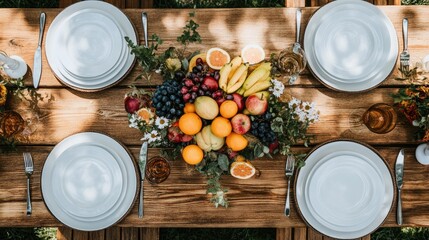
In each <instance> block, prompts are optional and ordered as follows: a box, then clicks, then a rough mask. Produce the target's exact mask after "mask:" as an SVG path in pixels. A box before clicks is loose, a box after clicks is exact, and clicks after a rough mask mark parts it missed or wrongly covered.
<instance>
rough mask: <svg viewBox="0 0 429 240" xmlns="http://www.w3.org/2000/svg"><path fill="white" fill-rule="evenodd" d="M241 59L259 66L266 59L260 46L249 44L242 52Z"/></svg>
mask: <svg viewBox="0 0 429 240" xmlns="http://www.w3.org/2000/svg"><path fill="white" fill-rule="evenodd" d="M241 58H242V59H243V62H244V63H249V64H250V65H253V64H257V63H260V62H262V61H263V60H264V59H265V51H264V49H263V48H262V47H261V46H259V45H256V44H249V45H246V46H245V47H244V48H243V49H242V50H241Z"/></svg>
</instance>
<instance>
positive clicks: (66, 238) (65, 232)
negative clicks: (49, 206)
mask: <svg viewBox="0 0 429 240" xmlns="http://www.w3.org/2000/svg"><path fill="white" fill-rule="evenodd" d="M72 234H73V230H72V229H71V228H69V227H59V228H58V229H57V235H56V237H57V240H73V235H72Z"/></svg>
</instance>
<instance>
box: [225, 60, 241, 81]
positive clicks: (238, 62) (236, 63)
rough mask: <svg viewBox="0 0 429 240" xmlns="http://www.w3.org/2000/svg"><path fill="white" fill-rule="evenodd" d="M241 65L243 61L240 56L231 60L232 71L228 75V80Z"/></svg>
mask: <svg viewBox="0 0 429 240" xmlns="http://www.w3.org/2000/svg"><path fill="white" fill-rule="evenodd" d="M242 63H243V59H242V58H241V57H240V56H237V57H235V58H233V59H232V60H231V64H232V69H231V72H230V73H229V75H228V79H231V78H232V75H233V74H234V73H235V71H236V70H237V68H238V67H239V66H240V65H241V64H242Z"/></svg>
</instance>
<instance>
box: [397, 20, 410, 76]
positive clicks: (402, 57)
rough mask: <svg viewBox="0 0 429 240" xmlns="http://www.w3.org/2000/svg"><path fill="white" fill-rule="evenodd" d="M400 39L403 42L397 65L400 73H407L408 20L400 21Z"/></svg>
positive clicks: (408, 55) (408, 58)
mask: <svg viewBox="0 0 429 240" xmlns="http://www.w3.org/2000/svg"><path fill="white" fill-rule="evenodd" d="M402 38H403V40H404V49H403V51H402V52H401V55H400V56H399V64H400V66H399V67H400V69H401V71H402V72H407V71H409V67H410V53H409V52H408V19H407V18H404V19H402Z"/></svg>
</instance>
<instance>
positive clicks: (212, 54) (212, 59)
mask: <svg viewBox="0 0 429 240" xmlns="http://www.w3.org/2000/svg"><path fill="white" fill-rule="evenodd" d="M206 61H207V65H209V67H211V68H212V69H214V70H220V69H221V68H222V66H223V65H225V64H227V63H229V61H231V57H230V56H229V54H228V53H227V52H226V51H225V50H223V49H221V48H210V49H209V50H208V51H207V55H206Z"/></svg>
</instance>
